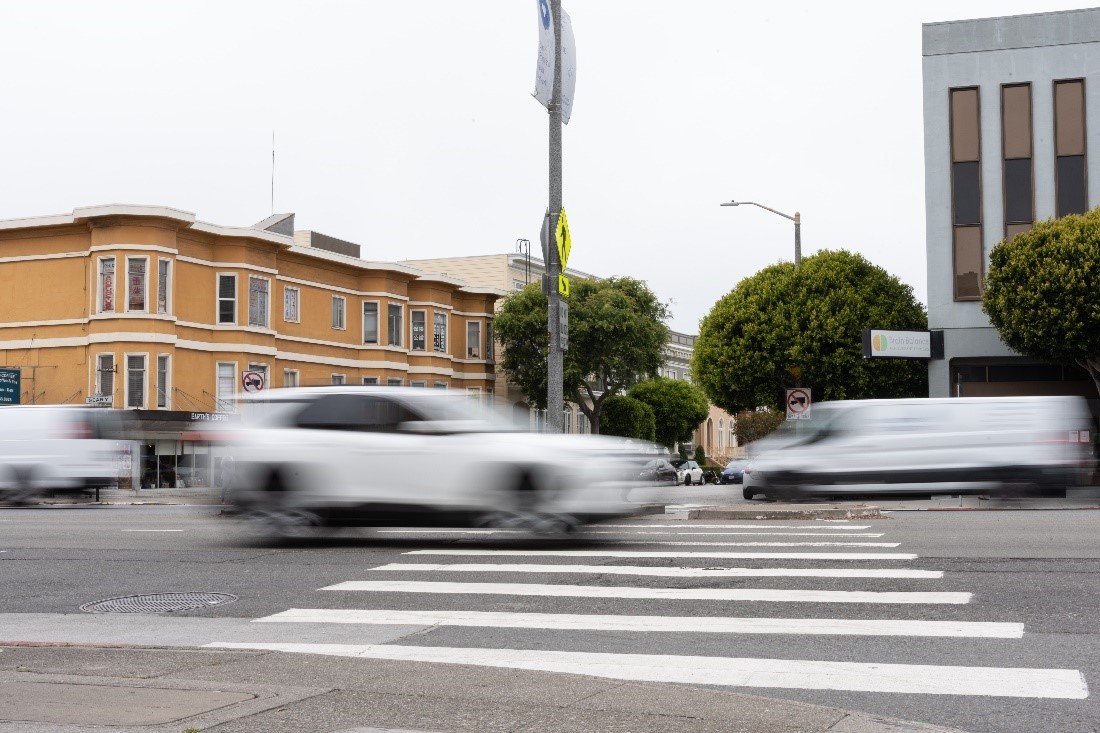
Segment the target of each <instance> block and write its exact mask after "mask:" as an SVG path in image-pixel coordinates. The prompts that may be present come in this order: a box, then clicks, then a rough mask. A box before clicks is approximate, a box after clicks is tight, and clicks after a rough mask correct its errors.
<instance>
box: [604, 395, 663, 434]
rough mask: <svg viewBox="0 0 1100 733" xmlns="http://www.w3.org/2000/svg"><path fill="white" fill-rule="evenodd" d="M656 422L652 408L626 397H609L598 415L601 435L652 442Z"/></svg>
mask: <svg viewBox="0 0 1100 733" xmlns="http://www.w3.org/2000/svg"><path fill="white" fill-rule="evenodd" d="M655 425H656V420H655V419H654V417H653V408H652V407H650V406H649V405H647V404H646V403H644V402H642V401H641V400H636V399H634V398H632V397H627V396H626V395H611V396H610V397H608V398H607V399H606V400H605V401H604V405H603V410H602V412H601V415H600V429H601V431H602V434H603V435H619V436H621V437H623V438H638V439H639V440H650V441H651V440H653V435H654V426H655Z"/></svg>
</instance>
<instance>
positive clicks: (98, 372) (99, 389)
mask: <svg viewBox="0 0 1100 733" xmlns="http://www.w3.org/2000/svg"><path fill="white" fill-rule="evenodd" d="M104 357H110V360H111V368H110V369H109V370H106V369H104V368H103V364H102V361H103V358H104ZM116 361H117V360H116V359H115V353H114V352H113V351H101V352H99V353H98V354H96V355H95V394H97V395H100V396H103V397H110V398H111V405H112V406H113V405H114V403H115V375H116V374H118V367H117V366H116ZM104 372H106V373H107V374H110V375H111V389H110V394H104V393H103V374H104Z"/></svg>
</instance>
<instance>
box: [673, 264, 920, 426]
mask: <svg viewBox="0 0 1100 733" xmlns="http://www.w3.org/2000/svg"><path fill="white" fill-rule="evenodd" d="M927 327H928V316H927V314H926V313H925V310H924V306H923V305H921V303H920V302H919V301H918V300H917V299H916V298H915V297H914V296H913V289H912V287H910V286H909V285H906V284H905V283H903V282H901V281H900V280H899V279H897V278H896V277H894V276H893V275H890V274H889V273H888V272H886V271H885V270H883V269H882V268H881V267H878V266H876V265H873V264H871V263H870V262H869V261H867V260H866V259H865V258H864V257H862V256H861V255H858V254H854V253H852V252H847V251H844V250H838V251H830V250H824V251H821V252H818V253H816V254H814V255H813V256H811V257H806V258H804V259H803V260H802V266H801V267H799V268H796V267H795V266H794V264H793V263H789V262H784V263H779V264H776V265H772V266H770V267H766V268H764V269H763V270H761V271H760V272H758V273H756V274H755V275H752V276H750V277H747V278H745V279H744V280H742V281H741V282H740V283H738V284H737V286H736V287H735V288H734V289H733V290H731V291H730V292H729V293H727V294H726V295H725V296H723V297H722V298H721V299H720V300H719V301H718V302H717V303H715V305H714V307H713V308H712V309H711V311H710V313H709V314H707V316H706V317H705V318H704V319H703V321H702V324H701V325H700V329H699V338H698V339H697V340H696V342H695V353H694V355H693V356H692V361H691V370H692V374H693V376H694V377H695V380H696V382H697V383H698V384H699V386H700V387H702V388H703V391H704V392H706V394H707V396H708V397H709V398H710V401H711V402H713V403H714V404H715V405H718V406H719V407H721V408H722V409H724V410H726V411H727V412H729V413H731V414H732V413H736V412H738V411H740V410H745V409H749V410H751V409H755V408H757V407H773V408H777V409H783V400H784V396H785V393H784V390H785V389H786V388H787V387H793V386H803V387H806V386H808V387H810V388H811V394H812V397H813V399H814V400H815V401H816V400H838V399H864V398H872V397H913V396H927V394H928V367H927V365H926V364H925V363H924V362H922V361H913V360H902V359H864V358H863V349H862V343H863V342H862V336H863V329H865V328H882V329H891V330H924V329H926V328H927Z"/></svg>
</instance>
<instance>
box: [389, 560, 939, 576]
mask: <svg viewBox="0 0 1100 733" xmlns="http://www.w3.org/2000/svg"><path fill="white" fill-rule="evenodd" d="M371 570H396V571H405V570H410V571H413V572H418V571H419V572H445V573H577V574H586V573H587V574H592V575H649V576H654V577H660V578H908V579H937V578H942V577H943V571H942V570H905V569H900V568H899V569H896V570H890V569H885V568H882V569H868V568H858V569H857V568H836V569H822V568H682V567H681V568H653V567H645V566H641V565H535V564H527V563H400V562H394V563H390V564H389V565H380V566H378V567H376V568H371Z"/></svg>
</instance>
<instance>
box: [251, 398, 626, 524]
mask: <svg viewBox="0 0 1100 733" xmlns="http://www.w3.org/2000/svg"><path fill="white" fill-rule="evenodd" d="M241 412H242V426H241V427H240V428H239V429H234V430H232V431H231V433H232V436H233V442H234V444H235V449H234V456H235V471H234V485H233V486H232V487H230V493H231V496H232V498H233V500H234V501H235V503H236V504H237V505H238V507H239V509H240V513H241V515H242V516H243V517H246V518H250V519H252V520H258V521H260V522H262V523H263V524H264V525H265V526H267V527H268V528H269V529H271V530H274V531H275V532H277V533H280V534H294V533H296V530H299V529H302V528H307V527H312V526H340V527H365V526H401V527H408V526H480V527H508V528H516V529H523V530H530V531H533V532H536V533H541V534H554V533H564V532H568V531H569V530H571V529H572V528H574V527H575V526H578V525H581V524H584V523H587V522H592V521H598V520H601V519H605V518H612V517H619V516H623V515H627V514H630V513H631V512H632V511H633V510H634V509H635V508H636V507H635V505H634V504H632V503H631V502H629V501H628V500H627V498H626V497H627V494H628V493H629V491H630V489H631V488H633V487H634V486H635V485H637V483H638V481H637V476H636V474H637V471H636V470H634V468H635V465H636V463H637V455H636V453H637V449H636V448H635V447H632V446H631V445H630V444H628V443H626V442H625V441H622V440H620V439H617V438H610V437H606V436H598V435H597V436H591V435H547V434H537V433H530V432H526V431H520V430H518V429H516V428H515V427H514V426H513V425H512V424H511V423H508V422H507V421H503V420H499V419H495V418H494V416H492V415H490V414H489V413H488V412H486V411H485V410H483V409H481V408H480V407H479V406H478V405H477V403H476V402H472V401H471V400H470V399H469V398H468V397H466V395H464V394H456V393H454V392H450V393H448V392H440V391H436V390H428V389H417V388H398V387H344V388H337V389H334V388H332V387H315V388H302V389H285V390H271V391H268V392H267V393H266V394H265V393H260V394H259V396H256V397H254V398H251V399H247V400H245V401H244V403H243V404H242V410H241Z"/></svg>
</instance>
